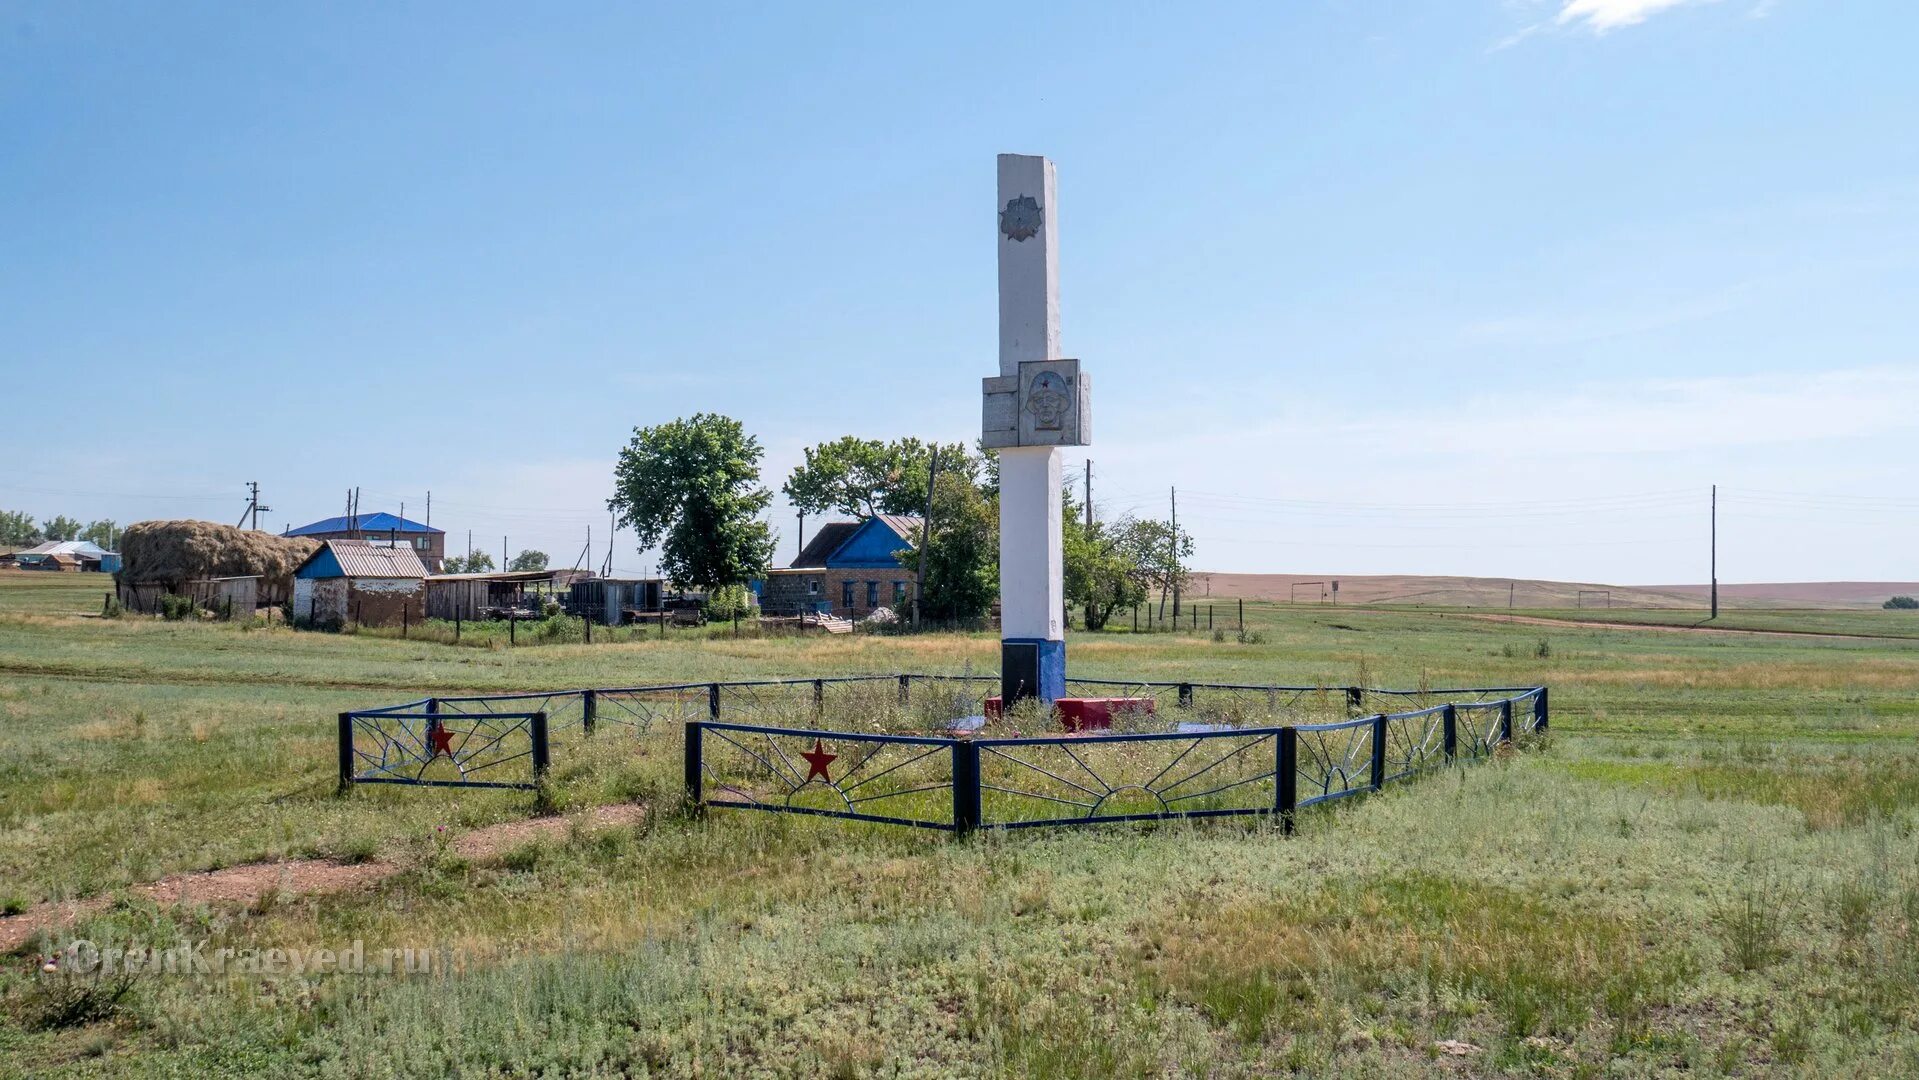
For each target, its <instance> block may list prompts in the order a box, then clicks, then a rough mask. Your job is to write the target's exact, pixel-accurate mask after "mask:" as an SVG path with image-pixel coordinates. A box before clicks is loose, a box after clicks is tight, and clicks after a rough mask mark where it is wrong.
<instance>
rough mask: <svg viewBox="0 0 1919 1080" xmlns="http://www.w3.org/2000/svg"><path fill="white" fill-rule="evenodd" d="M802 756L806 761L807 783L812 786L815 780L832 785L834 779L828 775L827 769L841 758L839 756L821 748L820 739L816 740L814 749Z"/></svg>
mask: <svg viewBox="0 0 1919 1080" xmlns="http://www.w3.org/2000/svg"><path fill="white" fill-rule="evenodd" d="M800 756H801V757H803V758H805V759H806V782H807V783H809V784H810V783H812V782H813V781H815V780H818V781H820V782H821V783H823V784H830V783H832V782H833V778H832V777H830V776H828V775H826V767H827V766H828V765H831V764H833V762H834V761H835V760H837V759H838V758H839V755H838V754H829V753H827V752H826V751H825V750H823V749H821V748H820V741H819V740H818V739H814V740H813V749H811V750H809V751H807V752H805V753H803V754H801V755H800Z"/></svg>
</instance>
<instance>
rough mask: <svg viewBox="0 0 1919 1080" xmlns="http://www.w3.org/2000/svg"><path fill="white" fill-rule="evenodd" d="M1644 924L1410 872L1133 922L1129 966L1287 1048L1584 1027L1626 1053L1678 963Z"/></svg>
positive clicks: (1405, 1044) (1255, 1036)
mask: <svg viewBox="0 0 1919 1080" xmlns="http://www.w3.org/2000/svg"><path fill="white" fill-rule="evenodd" d="M1647 933H1648V930H1647V929H1646V928H1642V927H1640V926H1637V925H1635V924H1634V923H1633V922H1632V921H1630V920H1628V919H1625V918H1621V917H1617V916H1610V915H1604V914H1598V913H1592V912H1583V911H1568V910H1566V909H1564V908H1563V907H1559V906H1555V905H1553V904H1551V903H1548V902H1547V901H1546V900H1544V899H1541V898H1540V897H1538V896H1535V895H1531V894H1527V893H1523V892H1520V891H1517V890H1513V889H1508V888H1502V887H1498V886H1492V885H1485V884H1480V883H1477V882H1471V881H1465V880H1459V879H1454V878H1447V877H1440V876H1434V875H1428V874H1411V875H1404V876H1395V877H1381V878H1373V879H1368V880H1364V881H1357V882H1347V883H1340V884H1334V885H1327V886H1325V887H1323V888H1320V889H1317V890H1315V891H1313V892H1309V893H1306V894H1304V895H1301V896H1288V897H1282V898H1275V899H1272V900H1265V901H1259V902H1253V903H1242V904H1235V905H1231V906H1228V907H1222V908H1208V907H1202V906H1199V905H1198V904H1196V903H1195V904H1189V905H1186V906H1183V907H1182V908H1180V909H1179V910H1176V911H1175V912H1173V913H1172V914H1170V915H1169V916H1167V917H1166V918H1164V919H1163V920H1161V921H1160V922H1159V923H1158V924H1157V925H1154V926H1153V927H1151V928H1150V929H1149V930H1148V931H1147V933H1146V935H1145V943H1144V946H1143V950H1142V952H1143V955H1142V959H1141V963H1142V965H1143V967H1144V969H1145V971H1146V973H1147V978H1148V980H1149V981H1150V982H1152V983H1153V984H1154V985H1156V986H1158V987H1160V988H1163V989H1164V990H1165V991H1166V992H1169V993H1170V994H1171V995H1173V996H1174V997H1176V998H1178V999H1180V1000H1182V1001H1184V1002H1186V1003H1188V1004H1190V1005H1193V1006H1196V1007H1197V1008H1199V1009H1200V1010H1201V1011H1202V1012H1204V1013H1205V1014H1206V1015H1207V1016H1208V1017H1209V1018H1211V1019H1212V1020H1213V1021H1214V1022H1215V1023H1217V1024H1220V1025H1222V1026H1224V1027H1226V1028H1228V1029H1230V1030H1231V1031H1232V1032H1233V1033H1234V1034H1236V1035H1237V1036H1238V1037H1239V1038H1240V1039H1241V1040H1242V1041H1244V1042H1245V1043H1247V1044H1249V1045H1256V1044H1277V1045H1279V1046H1280V1047H1281V1048H1282V1049H1283V1051H1284V1052H1285V1053H1286V1054H1287V1055H1288V1057H1289V1059H1292V1058H1300V1056H1301V1054H1300V1052H1301V1051H1302V1050H1307V1051H1310V1050H1311V1049H1312V1048H1313V1047H1318V1048H1319V1049H1320V1050H1321V1051H1323V1052H1328V1053H1329V1052H1331V1050H1332V1049H1333V1048H1336V1047H1339V1046H1342V1045H1347V1044H1350V1043H1351V1042H1353V1040H1354V1038H1355V1036H1356V1035H1357V1036H1359V1037H1360V1038H1361V1039H1362V1041H1368V1042H1377V1041H1380V1040H1381V1035H1380V1032H1382V1031H1383V1032H1386V1033H1388V1036H1389V1037H1390V1039H1391V1040H1396V1041H1398V1042H1399V1044H1400V1049H1402V1050H1405V1051H1409V1052H1412V1051H1417V1052H1421V1053H1423V1048H1424V1047H1425V1046H1428V1045H1430V1044H1431V1043H1432V1042H1433V1040H1435V1039H1438V1038H1443V1037H1448V1036H1460V1037H1466V1038H1472V1039H1486V1038H1487V1037H1488V1036H1489V1035H1490V1036H1491V1037H1492V1038H1494V1039H1498V1038H1504V1039H1509V1040H1511V1039H1526V1038H1528V1037H1531V1036H1544V1035H1555V1036H1560V1037H1562V1038H1566V1039H1571V1038H1574V1037H1577V1036H1580V1035H1581V1034H1582V1033H1587V1032H1588V1031H1589V1029H1591V1028H1592V1027H1593V1026H1594V1025H1595V1023H1596V1022H1603V1024H1604V1025H1605V1029H1604V1031H1605V1033H1606V1034H1607V1035H1609V1036H1610V1042H1611V1043H1612V1044H1614V1045H1615V1047H1616V1048H1617V1049H1620V1050H1624V1049H1627V1048H1629V1047H1630V1046H1631V1045H1632V1044H1633V1043H1635V1042H1636V1041H1638V1040H1639V1039H1641V1038H1643V1037H1644V1035H1645V1033H1646V1026H1647V1018H1648V1017H1649V1016H1650V1015H1651V1011H1652V1010H1653V1009H1654V1008H1656V1007H1658V1006H1660V1005H1663V1004H1664V1003H1665V1002H1666V1001H1667V1000H1668V996H1669V993H1670V991H1671V990H1672V989H1673V988H1674V987H1676V986H1677V985H1678V984H1680V983H1681V982H1683V981H1684V980H1685V979H1686V978H1688V977H1689V975H1690V971H1691V967H1692V964H1691V961H1690V960H1689V959H1687V958H1685V956H1684V954H1675V953H1673V952H1671V951H1670V949H1668V950H1667V951H1666V952H1664V953H1662V954H1661V956H1660V957H1659V958H1657V959H1655V957H1654V955H1653V952H1652V950H1651V948H1650V944H1649V942H1647V941H1646V940H1645V936H1646V934H1647ZM1313 1056H1314V1055H1313V1054H1312V1053H1310V1052H1308V1053H1307V1054H1306V1056H1305V1058H1304V1059H1303V1060H1301V1061H1295V1064H1303V1063H1304V1062H1306V1061H1310V1060H1311V1059H1312V1058H1313Z"/></svg>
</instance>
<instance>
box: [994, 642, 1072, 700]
mask: <svg viewBox="0 0 1919 1080" xmlns="http://www.w3.org/2000/svg"><path fill="white" fill-rule="evenodd" d="M999 694H1000V700H1001V701H1003V702H1005V703H1006V704H1008V705H1011V704H1012V703H1013V702H1015V701H1018V700H1020V699H1021V698H1030V697H1036V698H1038V699H1040V700H1041V701H1057V700H1058V699H1060V698H1063V697H1065V696H1066V643H1065V642H1064V641H1052V640H1049V639H1047V638H1005V639H1003V640H1001V641H1000V643H999Z"/></svg>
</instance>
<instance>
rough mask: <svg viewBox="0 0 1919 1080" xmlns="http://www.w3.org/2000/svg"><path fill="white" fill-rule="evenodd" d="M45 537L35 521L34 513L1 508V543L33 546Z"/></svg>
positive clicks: (10, 545)
mask: <svg viewBox="0 0 1919 1080" xmlns="http://www.w3.org/2000/svg"><path fill="white" fill-rule="evenodd" d="M45 539H46V536H44V535H43V534H42V533H41V532H40V527H39V526H38V525H35V524H34V523H33V515H32V514H28V513H24V512H22V511H19V510H0V544H6V545H7V546H9V547H32V546H33V545H35V544H37V543H39V542H40V541H42V540H45Z"/></svg>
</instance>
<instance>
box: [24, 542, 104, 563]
mask: <svg viewBox="0 0 1919 1080" xmlns="http://www.w3.org/2000/svg"><path fill="white" fill-rule="evenodd" d="M14 554H15V555H91V556H93V557H94V558H96V559H97V558H99V557H100V556H102V555H111V554H113V553H112V552H110V551H108V550H106V549H105V548H103V547H101V546H100V545H99V544H96V543H94V542H93V541H91V540H48V541H46V542H45V543H41V544H35V545H34V546H32V547H30V548H28V549H26V550H25V551H16V552H14Z"/></svg>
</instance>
